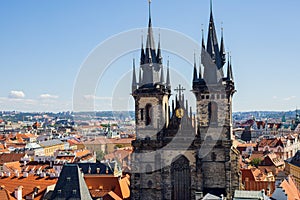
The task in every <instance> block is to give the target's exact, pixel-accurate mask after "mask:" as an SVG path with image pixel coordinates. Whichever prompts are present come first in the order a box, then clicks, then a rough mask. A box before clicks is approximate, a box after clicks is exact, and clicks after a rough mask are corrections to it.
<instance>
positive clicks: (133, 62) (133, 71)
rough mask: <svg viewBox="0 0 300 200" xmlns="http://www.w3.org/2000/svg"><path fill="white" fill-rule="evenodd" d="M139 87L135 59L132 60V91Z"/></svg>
mask: <svg viewBox="0 0 300 200" xmlns="http://www.w3.org/2000/svg"><path fill="white" fill-rule="evenodd" d="M136 89H137V82H136V75H135V59H133V61H132V92H134V91H135V90H136Z"/></svg>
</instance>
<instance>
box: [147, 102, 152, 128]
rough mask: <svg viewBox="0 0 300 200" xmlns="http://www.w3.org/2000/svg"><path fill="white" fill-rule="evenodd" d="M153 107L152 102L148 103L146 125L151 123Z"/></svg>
mask: <svg viewBox="0 0 300 200" xmlns="http://www.w3.org/2000/svg"><path fill="white" fill-rule="evenodd" d="M151 108H152V105H151V104H147V105H146V126H148V125H150V124H151V117H152V113H151V112H152V110H151Z"/></svg>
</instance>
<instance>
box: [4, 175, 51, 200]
mask: <svg viewBox="0 0 300 200" xmlns="http://www.w3.org/2000/svg"><path fill="white" fill-rule="evenodd" d="M56 181H57V179H56V178H53V179H52V178H49V177H45V178H42V177H39V176H34V175H31V174H29V175H28V177H27V178H25V177H23V175H22V174H20V177H19V178H17V177H16V176H15V175H14V174H12V175H11V176H10V177H6V176H4V177H0V185H3V186H5V189H6V190H8V191H9V193H10V194H11V193H13V192H14V190H15V188H17V187H19V186H23V191H22V196H23V198H24V199H25V197H26V196H27V195H29V194H31V193H32V192H33V189H34V187H36V186H39V187H40V190H39V192H38V194H37V195H35V198H34V199H35V200H37V199H42V197H43V194H44V192H45V190H46V188H47V186H50V185H53V184H55V183H56Z"/></svg>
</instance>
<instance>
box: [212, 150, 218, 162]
mask: <svg viewBox="0 0 300 200" xmlns="http://www.w3.org/2000/svg"><path fill="white" fill-rule="evenodd" d="M216 159H217V154H216V153H215V152H212V153H211V160H212V161H216Z"/></svg>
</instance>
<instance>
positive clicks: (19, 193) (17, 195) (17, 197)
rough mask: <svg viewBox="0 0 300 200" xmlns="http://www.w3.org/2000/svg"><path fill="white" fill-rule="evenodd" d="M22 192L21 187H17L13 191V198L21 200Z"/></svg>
mask: <svg viewBox="0 0 300 200" xmlns="http://www.w3.org/2000/svg"><path fill="white" fill-rule="evenodd" d="M22 190H23V186H18V187H16V189H15V198H16V199H17V200H22Z"/></svg>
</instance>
